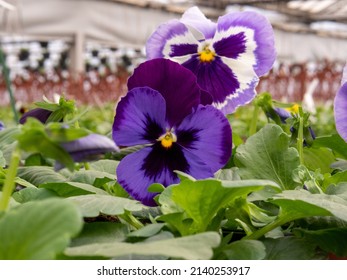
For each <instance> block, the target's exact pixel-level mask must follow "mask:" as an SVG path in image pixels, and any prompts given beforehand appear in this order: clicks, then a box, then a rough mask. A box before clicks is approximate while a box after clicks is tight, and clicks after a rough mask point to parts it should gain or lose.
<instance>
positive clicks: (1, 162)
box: [0, 151, 6, 167]
mask: <svg viewBox="0 0 347 280" xmlns="http://www.w3.org/2000/svg"><path fill="white" fill-rule="evenodd" d="M5 166H6V159H5V158H4V155H3V153H2V151H0V167H5Z"/></svg>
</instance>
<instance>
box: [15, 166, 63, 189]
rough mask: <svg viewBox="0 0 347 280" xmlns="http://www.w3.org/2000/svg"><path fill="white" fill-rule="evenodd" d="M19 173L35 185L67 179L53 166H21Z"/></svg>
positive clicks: (19, 175)
mask: <svg viewBox="0 0 347 280" xmlns="http://www.w3.org/2000/svg"><path fill="white" fill-rule="evenodd" d="M17 175H18V177H20V178H22V179H24V180H26V181H28V182H30V183H31V184H33V185H35V186H39V185H41V184H44V183H47V182H64V181H66V178H65V177H64V176H63V175H61V174H59V173H58V172H55V171H54V170H53V168H51V167H44V166H30V167H19V168H18V173H17Z"/></svg>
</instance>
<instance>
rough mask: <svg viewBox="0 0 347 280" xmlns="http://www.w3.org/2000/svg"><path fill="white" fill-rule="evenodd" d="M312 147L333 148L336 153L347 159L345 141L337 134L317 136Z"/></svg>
mask: <svg viewBox="0 0 347 280" xmlns="http://www.w3.org/2000/svg"><path fill="white" fill-rule="evenodd" d="M313 147H326V148H329V149H331V150H333V151H334V152H335V153H336V154H337V155H339V156H342V157H343V158H345V159H347V143H346V142H345V140H343V139H342V138H341V136H340V135H338V134H333V135H329V136H320V137H317V138H316V139H315V140H314V142H313Z"/></svg>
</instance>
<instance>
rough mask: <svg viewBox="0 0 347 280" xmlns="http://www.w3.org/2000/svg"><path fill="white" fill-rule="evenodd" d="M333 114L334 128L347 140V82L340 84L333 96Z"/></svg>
mask: <svg viewBox="0 0 347 280" xmlns="http://www.w3.org/2000/svg"><path fill="white" fill-rule="evenodd" d="M334 116H335V123H336V130H337V132H338V133H339V134H340V136H341V137H342V138H343V139H344V140H345V141H346V142H347V82H346V83H344V84H343V85H342V87H341V88H340V89H339V91H338V92H337V94H336V96H335V100H334Z"/></svg>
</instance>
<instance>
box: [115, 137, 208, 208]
mask: <svg viewBox="0 0 347 280" xmlns="http://www.w3.org/2000/svg"><path fill="white" fill-rule="evenodd" d="M175 170H179V171H182V172H185V173H189V174H190V175H192V176H193V177H196V178H198V179H202V178H207V177H210V176H212V175H213V173H212V172H211V170H210V168H209V167H208V166H206V165H205V164H204V163H203V162H202V161H201V160H200V159H198V158H197V157H196V156H195V155H194V154H190V152H189V151H182V149H181V147H180V146H179V145H177V144H174V145H172V147H171V148H170V149H165V148H163V147H162V146H161V144H160V143H159V142H158V143H156V144H154V145H153V146H152V147H146V148H143V149H142V150H140V151H138V152H135V153H133V154H130V155H128V156H126V157H125V158H123V159H122V161H121V162H120V163H119V165H118V168H117V179H118V182H119V184H120V185H121V186H122V187H123V188H124V189H125V190H126V191H127V192H128V193H129V194H130V195H131V196H132V197H133V198H135V199H137V200H139V201H141V202H142V203H143V204H145V205H148V206H155V205H156V204H155V202H154V200H153V198H154V196H155V195H156V194H155V193H149V192H148V191H147V189H148V187H149V186H150V185H151V184H153V183H160V184H163V185H164V186H168V185H171V184H175V183H178V181H179V179H178V176H177V174H176V173H175V172H174V171H175Z"/></svg>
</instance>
